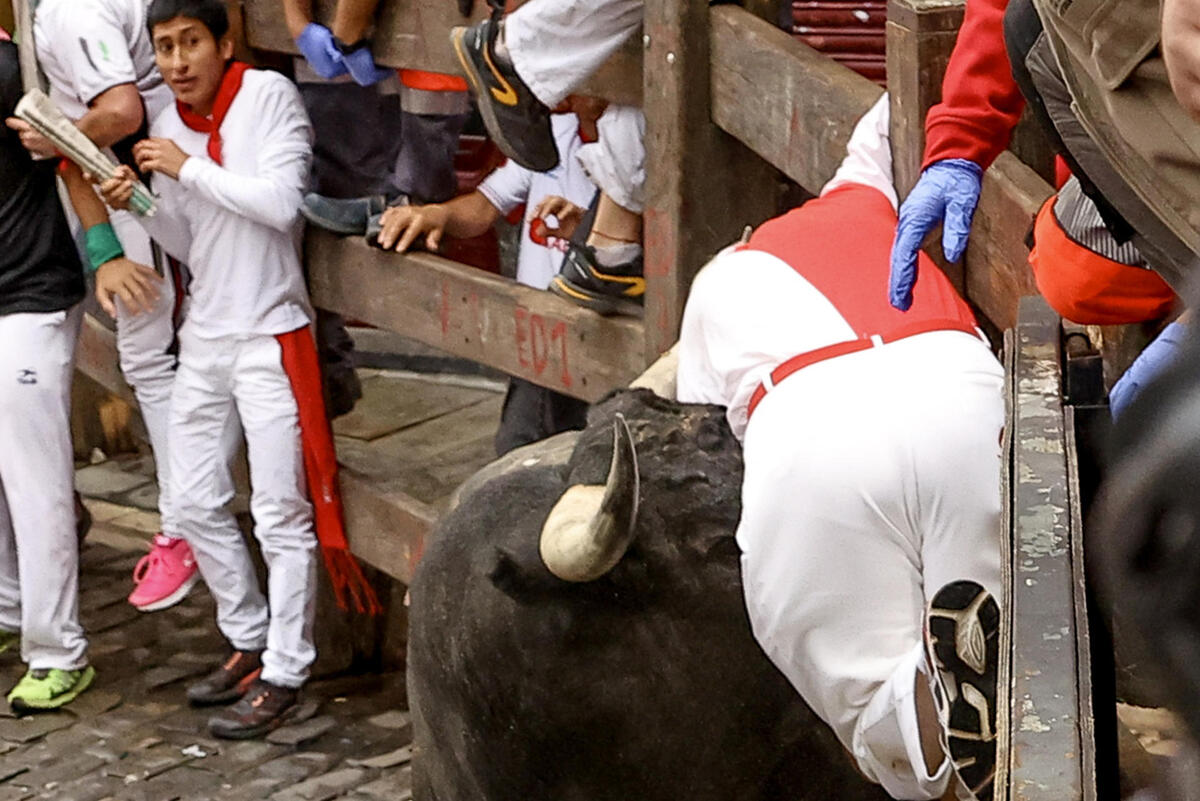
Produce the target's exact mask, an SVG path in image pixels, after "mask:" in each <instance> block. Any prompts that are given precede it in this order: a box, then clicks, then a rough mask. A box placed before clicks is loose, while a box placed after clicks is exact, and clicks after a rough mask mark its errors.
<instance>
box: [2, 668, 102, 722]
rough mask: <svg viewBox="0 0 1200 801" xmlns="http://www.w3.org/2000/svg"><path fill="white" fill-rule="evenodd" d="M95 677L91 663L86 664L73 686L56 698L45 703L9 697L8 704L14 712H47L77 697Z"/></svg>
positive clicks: (94, 670)
mask: <svg viewBox="0 0 1200 801" xmlns="http://www.w3.org/2000/svg"><path fill="white" fill-rule="evenodd" d="M95 678H96V669H95V668H94V667H92V666H91V665H88V666H87V668H85V669H84V671H83V674H82V675H81V676H80V677H79V681H77V682H75V686H74V687H72V688H71V689H70V690H68V691H67V692H65V693H63V694H62V695H60V696H58V697H57V698H51V699H50V700H49V701H47V702H45V703H41V702H30V701H26V700H24V699H21V698H10V699H9V701H8V705H9V706H10V707H12V708H13V711H15V712H48V711H50V710H54V709H61V708H62V707H64V706H66V705H67V704H69V703H71V702H72V701H74V700H75V699H76V698H78V697H79V695H80V694H81V693H82V692H83V691H84V690H86V689H87V688H88V687H91V686H92V682H93V681H94V680H95Z"/></svg>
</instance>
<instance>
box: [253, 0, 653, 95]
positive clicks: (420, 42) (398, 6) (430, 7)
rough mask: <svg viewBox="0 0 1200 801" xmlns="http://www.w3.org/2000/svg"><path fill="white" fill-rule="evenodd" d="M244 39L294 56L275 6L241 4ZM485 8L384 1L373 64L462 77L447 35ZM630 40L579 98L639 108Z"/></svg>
mask: <svg viewBox="0 0 1200 801" xmlns="http://www.w3.org/2000/svg"><path fill="white" fill-rule="evenodd" d="M314 5H315V6H316V16H317V18H318V19H320V20H323V21H326V22H327V21H329V20H331V19H332V18H333V8H334V6H335V5H336V0H316V2H315V4H314ZM243 7H244V10H245V20H246V38H247V40H248V41H249V43H250V45H251V46H252V47H255V48H258V49H260V50H270V51H273V52H279V53H291V54H292V55H298V54H299V51H298V50H297V49H296V45H295V43H294V42H293V41H292V37H291V36H289V35H288V30H287V25H285V24H284V20H283V13H282V11H281V10H280V6H279V0H243ZM487 10H488V5H487V3H486V2H484V0H475V11H474V13H473V15H472V17H471V19H470V20H466V19H464V18H463V16H462V15H461V14H459V13H458V4H457V3H455V2H454V0H444V2H433V3H431V2H428V0H383V2H382V3H381V4H380V9H379V14H378V18H377V21H376V25H375V31H374V34H373V38H374V45H373V48H372V50H373V52H374V54H375V59H376V60H377V61H378V62H379V63H380V64H384V65H387V66H389V67H409V68H413V69H421V70H429V71H432V72H447V73H453V74H456V75H457V74H460V73H461V70H460V69H459V65H458V59H457V58H456V57H455V56H454V51H453V49H452V48H451V46H450V29H451V28H452V27H454V26H455V25H463V24H466V23H468V22H474V21H477V20H480V19H483V18H484V17H485V16H486V12H487ZM640 41H641V40H640V37H634V38H633V39H632V40H631V41H630V42H629V44H628V46H626V47H624V48H622V49H621V50H619V51H617V53H616V54H615V55H614V56H613V57H612V58H611V59H609V61H608V62H607V63H606V64H604V66H602V67H601V68H600V70H599V71H598V72H597V73H596V74H595V75H594V76H592V78H591V79H590V80H588V81H587V82H586V84H585V85H584V86H583V87H581V88H580V89H579V92H580V94H596V95H600V96H602V97H607V98H609V99H610V100H612V101H613V102H616V103H626V104H630V105H639V104H640V103H641V97H642V61H641V51H640V47H639V46H638V43H639V42H640Z"/></svg>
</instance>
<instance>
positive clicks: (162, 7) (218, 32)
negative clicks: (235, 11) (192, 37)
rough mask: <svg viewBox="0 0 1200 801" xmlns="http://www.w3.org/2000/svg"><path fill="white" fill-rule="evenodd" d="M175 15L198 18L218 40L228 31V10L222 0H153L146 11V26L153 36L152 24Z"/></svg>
mask: <svg viewBox="0 0 1200 801" xmlns="http://www.w3.org/2000/svg"><path fill="white" fill-rule="evenodd" d="M176 17H189V18H191V19H198V20H200V22H202V23H203V24H204V27H205V28H208V32H209V33H211V34H212V35H213V38H214V39H216V40H217V41H218V42H219V41H221V37H222V36H224V35H225V34H226V33H227V32H228V31H229V12H228V11H226V10H225V3H224V0H154V2H152V3H151V4H150V8H149V10H147V11H146V28H147V29H148V30H149V31H150V36H151V38H153V36H154V26H155V25H161V24H162V23H164V22H170V21H171V20H173V19H175V18H176Z"/></svg>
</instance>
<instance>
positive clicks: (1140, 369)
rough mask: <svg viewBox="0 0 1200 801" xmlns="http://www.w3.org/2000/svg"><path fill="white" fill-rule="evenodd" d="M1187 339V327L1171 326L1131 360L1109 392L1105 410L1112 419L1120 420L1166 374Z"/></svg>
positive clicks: (1176, 324) (1175, 324) (1180, 324)
mask: <svg viewBox="0 0 1200 801" xmlns="http://www.w3.org/2000/svg"><path fill="white" fill-rule="evenodd" d="M1186 338H1187V326H1186V325H1184V324H1183V323H1171V324H1170V325H1168V326H1167V327H1166V328H1164V329H1163V330H1162V333H1160V334H1159V335H1158V336H1157V337H1156V338H1155V339H1154V341H1153V342H1151V343H1150V344H1149V345H1147V346H1146V349H1145V350H1143V351H1142V352H1141V354H1140V355H1139V356H1138V357H1137V358H1136V359H1134V361H1133V364H1131V365H1129V369H1128V370H1126V371H1125V374H1124V375H1123V376H1121V379H1120V380H1119V381H1117V383H1116V384H1114V385H1113V388H1112V391H1111V392H1109V393H1108V407H1109V411H1111V412H1112V416H1113V420H1114V421H1115V420H1117V419H1119V418H1120V416H1121V415H1122V414H1124V413H1125V410H1126V409H1128V408H1129V405H1130V404H1131V403H1133V402H1134V400H1135V399H1136V398H1137V396H1138V395H1140V394H1141V392H1142V389H1143V388H1144V387H1145V386H1146V385H1147V384H1149V383H1150V382H1151V381H1153V380H1154V379H1155V378H1157V377H1158V376H1160V375H1162V374H1163V373H1164V372H1166V370H1167V368H1168V367H1170V366H1171V364H1173V363H1174V361H1175V357H1176V356H1178V355H1179V350H1180V348H1182V347H1183V343H1184V340H1185V339H1186Z"/></svg>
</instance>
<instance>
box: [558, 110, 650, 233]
mask: <svg viewBox="0 0 1200 801" xmlns="http://www.w3.org/2000/svg"><path fill="white" fill-rule="evenodd" d="M596 130H597V133H598V134H599V137H598V138H597V139H596V141H595V142H589V143H587V144H585V145H583V146H582V147H580V148H579V150H578V151H576V153H575V158H576V159H578V160H579V164H580V166H581V167H583V171H584V172H586V173H587V176H588V178H589V179H591V181H592V183H594V184H595V185H596V187H597V188H598V189H599V190H600V191H601V192H603V193H604V194H606V195H608V196H609V197H610V198H612V200H613V201H614V202H615V203H616V204H617V205H618V206H620V207H621V208H623V209H627V210H628V211H632V212H633V213H634V214H641V213H642V211H643V210H645V208H646V116H645V115H644V114H643V113H642V110H641V109H640V108H635V107H633V106H609V107H608V108H607V109H605V111H604V113H603V114H601V115H600V119H598V120H597V121H596Z"/></svg>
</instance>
